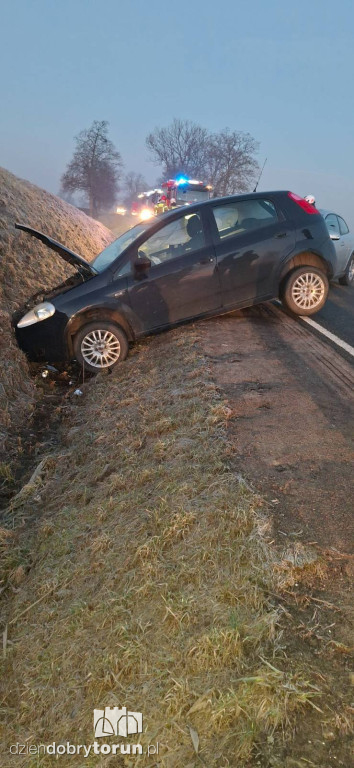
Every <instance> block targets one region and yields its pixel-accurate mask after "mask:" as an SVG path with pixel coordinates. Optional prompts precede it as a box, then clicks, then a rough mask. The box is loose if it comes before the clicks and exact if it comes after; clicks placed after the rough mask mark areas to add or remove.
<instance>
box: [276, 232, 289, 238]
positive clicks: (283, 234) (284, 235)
mask: <svg viewBox="0 0 354 768" xmlns="http://www.w3.org/2000/svg"><path fill="white" fill-rule="evenodd" d="M287 235H288V233H287V232H279V234H278V235H275V237H287Z"/></svg>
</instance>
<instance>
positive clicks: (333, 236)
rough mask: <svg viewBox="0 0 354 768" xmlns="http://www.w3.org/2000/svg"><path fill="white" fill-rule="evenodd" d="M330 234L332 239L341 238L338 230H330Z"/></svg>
mask: <svg viewBox="0 0 354 768" xmlns="http://www.w3.org/2000/svg"><path fill="white" fill-rule="evenodd" d="M329 236H330V238H331V240H340V235H339V234H338V232H330V233H329Z"/></svg>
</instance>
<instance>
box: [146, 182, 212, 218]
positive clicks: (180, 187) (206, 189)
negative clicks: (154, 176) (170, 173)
mask: <svg viewBox="0 0 354 768" xmlns="http://www.w3.org/2000/svg"><path fill="white" fill-rule="evenodd" d="M212 189H213V188H212V187H211V186H210V184H204V182H203V181H197V180H196V179H188V178H186V177H185V176H178V177H177V178H176V179H169V180H168V181H165V182H164V183H163V184H162V190H163V192H162V195H161V196H160V199H159V201H158V202H157V203H156V205H155V213H164V211H169V210H171V208H178V207H180V206H181V205H191V204H192V203H199V202H202V201H203V200H209V198H210V197H211V192H212Z"/></svg>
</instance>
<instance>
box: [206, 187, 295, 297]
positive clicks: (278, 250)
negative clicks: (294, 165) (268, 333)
mask: <svg viewBox="0 0 354 768" xmlns="http://www.w3.org/2000/svg"><path fill="white" fill-rule="evenodd" d="M210 211H211V214H212V219H213V221H212V222H211V227H212V231H213V239H214V244H215V250H216V257H217V263H218V270H219V276H220V286H221V292H222V301H223V306H224V307H228V306H230V307H231V306H233V305H236V304H239V305H242V304H244V305H246V304H247V303H253V302H254V301H256V300H262V299H265V298H270V297H272V296H273V295H274V284H275V276H276V273H277V271H278V267H279V263H280V262H281V261H282V260H283V259H284V258H285V257H286V256H287V254H289V253H290V252H291V251H292V250H293V248H294V245H295V227H294V224H293V223H292V222H291V221H286V220H285V218H284V216H283V215H282V214H281V213H278V211H277V210H276V207H275V205H274V203H273V202H272V201H271V200H268V199H266V198H264V199H263V198H253V199H252V198H251V199H250V200H242V201H238V200H235V201H230V202H226V203H221V204H219V203H215V205H212V206H210Z"/></svg>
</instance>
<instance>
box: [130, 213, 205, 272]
mask: <svg viewBox="0 0 354 768" xmlns="http://www.w3.org/2000/svg"><path fill="white" fill-rule="evenodd" d="M204 245H205V238H204V233H203V228H202V222H201V218H200V215H199V214H198V213H192V214H185V215H184V216H180V217H179V218H178V219H176V220H175V221H171V222H170V223H169V224H166V226H165V227H162V229H159V230H158V232H155V234H153V235H151V237H149V238H148V239H147V240H145V243H143V244H142V245H141V246H140V248H139V253H138V257H142V256H147V257H148V259H150V261H151V262H152V266H154V265H156V264H161V263H163V262H165V261H169V260H170V259H175V258H176V257H178V256H184V255H185V254H188V253H192V252H193V251H197V250H198V249H199V248H203V246H204Z"/></svg>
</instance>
